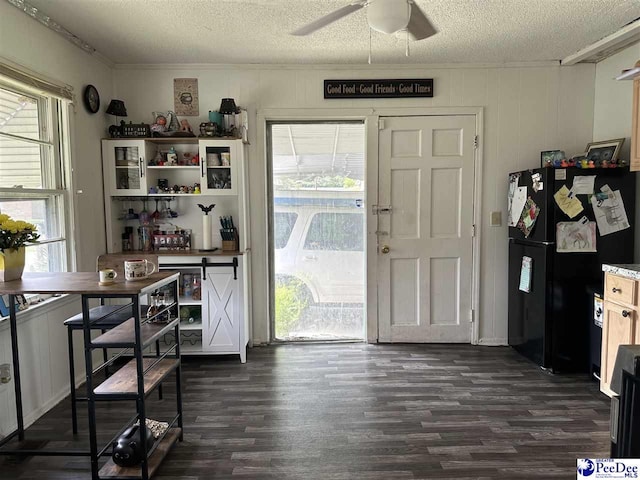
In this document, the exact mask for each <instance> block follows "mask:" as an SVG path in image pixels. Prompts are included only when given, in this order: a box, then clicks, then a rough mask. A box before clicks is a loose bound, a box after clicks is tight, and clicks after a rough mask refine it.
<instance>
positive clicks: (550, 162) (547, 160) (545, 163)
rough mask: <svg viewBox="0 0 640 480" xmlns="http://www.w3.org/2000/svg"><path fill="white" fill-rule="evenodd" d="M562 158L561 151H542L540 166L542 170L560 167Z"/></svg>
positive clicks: (562, 153)
mask: <svg viewBox="0 0 640 480" xmlns="http://www.w3.org/2000/svg"><path fill="white" fill-rule="evenodd" d="M564 156H565V155H564V152H563V151H562V150H543V151H542V152H540V166H541V167H543V168H544V167H555V166H560V162H561V161H562V159H563V158H564Z"/></svg>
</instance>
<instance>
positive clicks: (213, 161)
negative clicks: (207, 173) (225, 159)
mask: <svg viewBox="0 0 640 480" xmlns="http://www.w3.org/2000/svg"><path fill="white" fill-rule="evenodd" d="M219 166H220V155H219V154H217V153H207V167H219Z"/></svg>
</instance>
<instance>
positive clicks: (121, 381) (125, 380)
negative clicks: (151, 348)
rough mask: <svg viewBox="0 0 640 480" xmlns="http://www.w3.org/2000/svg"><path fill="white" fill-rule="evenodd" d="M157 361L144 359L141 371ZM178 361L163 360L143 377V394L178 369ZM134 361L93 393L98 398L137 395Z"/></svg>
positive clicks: (136, 375)
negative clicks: (98, 396)
mask: <svg viewBox="0 0 640 480" xmlns="http://www.w3.org/2000/svg"><path fill="white" fill-rule="evenodd" d="M156 360H157V359H155V358H145V359H143V361H142V364H143V369H144V370H146V369H147V368H149V367H150V366H151V365H152V364H153V363H154V362H155V361H156ZM179 364H180V360H179V359H176V358H163V359H162V360H160V361H159V362H158V363H157V364H156V365H155V366H154V367H153V368H152V369H151V370H149V371H148V372H147V373H146V374H145V376H144V393H145V395H147V394H149V393H151V392H152V391H153V389H154V388H156V387H157V386H158V385H159V384H160V382H162V380H164V379H165V377H166V376H167V375H169V374H170V373H171V372H172V371H173V370H175V369H176V367H178V365H179ZM136 366H137V365H136V360H135V359H133V360H131V361H130V362H129V363H127V364H126V365H125V366H124V367H122V368H121V369H120V370H118V371H117V372H116V373H114V374H113V375H111V376H110V377H109V378H107V379H106V380H105V381H104V382H102V383H101V384H100V385H99V386H98V387H96V388H95V389H94V390H93V393H95V394H96V395H100V396H110V395H113V396H118V395H133V396H135V395H137V394H138V371H137V368H136Z"/></svg>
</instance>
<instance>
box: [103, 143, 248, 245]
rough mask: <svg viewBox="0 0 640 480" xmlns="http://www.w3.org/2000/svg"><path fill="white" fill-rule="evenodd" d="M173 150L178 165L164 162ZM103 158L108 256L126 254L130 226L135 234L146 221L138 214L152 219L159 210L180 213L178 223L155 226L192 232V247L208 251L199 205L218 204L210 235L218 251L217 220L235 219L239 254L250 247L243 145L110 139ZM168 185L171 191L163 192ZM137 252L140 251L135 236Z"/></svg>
mask: <svg viewBox="0 0 640 480" xmlns="http://www.w3.org/2000/svg"><path fill="white" fill-rule="evenodd" d="M172 147H173V148H174V149H175V151H176V153H177V164H176V165H168V164H167V163H166V162H164V160H166V159H167V152H168V151H169V150H170V149H171V148H172ZM102 155H103V175H104V179H105V182H104V188H105V191H104V196H105V214H106V215H105V216H106V233H107V251H108V252H109V253H117V252H121V251H122V234H123V233H125V231H126V228H125V227H129V228H133V231H134V232H136V231H137V230H138V227H139V226H140V223H141V222H140V221H139V218H138V216H137V214H139V213H140V212H143V211H145V212H147V213H148V214H151V213H152V212H154V209H156V210H157V209H159V211H160V212H164V211H169V210H172V211H174V212H177V213H178V214H179V218H175V219H174V218H160V219H159V220H157V221H155V222H154V223H156V224H173V225H177V226H179V227H180V228H181V229H189V230H191V231H192V232H193V234H194V235H193V237H192V241H191V248H192V249H196V248H203V245H204V242H203V235H202V212H201V210H200V209H199V208H198V204H199V203H201V204H205V205H210V204H215V210H214V211H213V216H214V220H213V221H212V224H213V225H212V231H211V235H212V239H213V246H214V247H218V248H220V247H221V246H222V239H221V238H220V236H219V231H218V228H217V225H218V221H217V219H218V217H220V216H222V215H225V216H231V217H233V220H234V223H235V226H236V227H237V228H238V235H239V246H238V248H239V250H240V251H245V250H246V249H247V248H248V245H249V213H248V202H247V191H246V184H247V183H246V180H247V168H246V165H245V163H246V156H245V146H244V144H243V143H242V140H237V139H199V138H180V137H176V138H146V139H130V140H123V139H119V140H110V139H108V140H107V139H106V140H103V141H102ZM161 161H162V164H159V163H160V162H161ZM167 185H168V187H169V189H170V191H169V192H167V191H165V190H164V189H163V187H164V186H167ZM176 186H177V187H178V191H177V192H176V191H175V190H176V189H175V187H176ZM196 186H197V189H196V188H195V187H196ZM183 187H184V188H183ZM154 201H156V202H157V203H156V204H155V206H154ZM158 204H159V207H158ZM164 217H166V215H164ZM165 220H166V221H165ZM160 230H169V229H165V228H160ZM133 248H134V250H135V249H139V248H140V247H139V245H138V242H137V237H136V236H135V235H134V246H133Z"/></svg>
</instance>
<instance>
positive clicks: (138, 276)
mask: <svg viewBox="0 0 640 480" xmlns="http://www.w3.org/2000/svg"><path fill="white" fill-rule="evenodd" d="M149 265H151V271H149ZM155 271H156V265H155V264H154V263H153V262H150V261H149V260H142V259H135V260H125V261H124V278H125V280H127V281H135V280H142V279H144V278H147V277H148V276H149V275H151V274H152V273H153V272H155Z"/></svg>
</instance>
